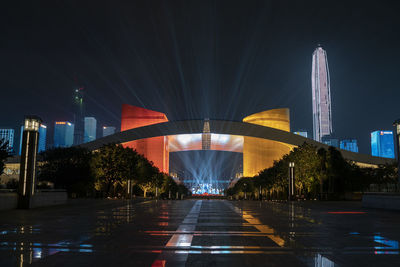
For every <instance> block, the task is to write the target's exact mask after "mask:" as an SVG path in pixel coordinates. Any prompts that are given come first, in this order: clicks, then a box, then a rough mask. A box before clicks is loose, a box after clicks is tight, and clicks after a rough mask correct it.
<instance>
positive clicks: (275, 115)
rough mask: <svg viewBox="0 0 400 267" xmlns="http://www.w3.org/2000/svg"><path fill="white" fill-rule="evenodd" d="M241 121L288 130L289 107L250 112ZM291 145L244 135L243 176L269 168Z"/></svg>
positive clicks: (249, 175)
mask: <svg viewBox="0 0 400 267" xmlns="http://www.w3.org/2000/svg"><path fill="white" fill-rule="evenodd" d="M243 122H247V123H252V124H258V125H262V126H267V127H271V128H275V129H279V130H283V131H287V132H290V116H289V109H287V108H282V109H271V110H267V111H263V112H260V113H256V114H252V115H250V116H248V117H246V118H244V119H243ZM291 149H292V146H290V145H287V144H284V143H281V142H276V141H271V140H266V139H261V138H255V137H248V136H245V137H244V142H243V176H245V177H252V176H254V175H257V174H258V173H259V172H260V171H261V170H263V169H265V168H269V167H271V166H272V165H273V164H274V161H275V160H279V159H281V158H282V157H283V156H284V155H285V154H288V153H289V152H290V150H291Z"/></svg>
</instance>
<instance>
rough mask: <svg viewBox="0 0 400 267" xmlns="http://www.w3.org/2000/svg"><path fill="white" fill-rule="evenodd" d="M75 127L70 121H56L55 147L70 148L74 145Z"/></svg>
mask: <svg viewBox="0 0 400 267" xmlns="http://www.w3.org/2000/svg"><path fill="white" fill-rule="evenodd" d="M74 128H75V125H74V124H73V123H70V122H68V121H56V122H55V124H54V147H70V146H72V145H73V144H74Z"/></svg>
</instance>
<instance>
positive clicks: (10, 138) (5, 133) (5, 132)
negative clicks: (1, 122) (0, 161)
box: [0, 129, 14, 153]
mask: <svg viewBox="0 0 400 267" xmlns="http://www.w3.org/2000/svg"><path fill="white" fill-rule="evenodd" d="M0 139H3V141H5V142H8V146H7V152H8V153H12V152H13V151H14V129H0Z"/></svg>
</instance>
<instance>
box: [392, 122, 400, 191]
mask: <svg viewBox="0 0 400 267" xmlns="http://www.w3.org/2000/svg"><path fill="white" fill-rule="evenodd" d="M393 126H394V127H395V134H396V151H397V191H400V119H398V120H396V121H395V122H393Z"/></svg>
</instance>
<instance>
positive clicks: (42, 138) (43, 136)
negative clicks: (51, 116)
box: [19, 124, 47, 155]
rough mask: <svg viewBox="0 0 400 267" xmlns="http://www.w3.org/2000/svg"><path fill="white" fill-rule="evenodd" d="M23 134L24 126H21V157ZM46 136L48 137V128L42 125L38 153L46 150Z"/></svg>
mask: <svg viewBox="0 0 400 267" xmlns="http://www.w3.org/2000/svg"><path fill="white" fill-rule="evenodd" d="M23 132H24V126H23V125H22V126H21V136H20V140H19V155H21V149H22V136H23ZM46 135H47V126H46V125H44V124H40V127H39V145H38V153H40V152H42V151H45V150H46Z"/></svg>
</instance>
